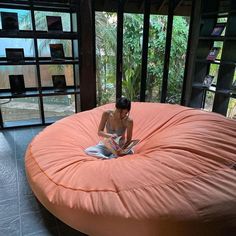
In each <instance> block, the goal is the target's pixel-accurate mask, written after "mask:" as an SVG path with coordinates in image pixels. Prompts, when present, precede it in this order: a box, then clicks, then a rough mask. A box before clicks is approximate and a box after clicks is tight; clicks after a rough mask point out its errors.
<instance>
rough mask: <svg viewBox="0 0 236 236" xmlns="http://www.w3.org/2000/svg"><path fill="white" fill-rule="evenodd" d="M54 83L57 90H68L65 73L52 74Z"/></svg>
mask: <svg viewBox="0 0 236 236" xmlns="http://www.w3.org/2000/svg"><path fill="white" fill-rule="evenodd" d="M52 83H53V88H54V89H55V92H64V91H65V90H66V79H65V75H52Z"/></svg>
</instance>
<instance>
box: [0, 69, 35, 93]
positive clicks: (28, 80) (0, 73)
mask: <svg viewBox="0 0 236 236" xmlns="http://www.w3.org/2000/svg"><path fill="white" fill-rule="evenodd" d="M21 74H22V75H23V76H24V82H25V87H26V88H36V87H37V86H38V83H37V80H36V66H35V65H28V66H21V65H16V66H4V67H3V66H0V78H1V79H0V89H10V82H9V75H21Z"/></svg>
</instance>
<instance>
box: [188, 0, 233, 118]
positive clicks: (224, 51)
mask: <svg viewBox="0 0 236 236" xmlns="http://www.w3.org/2000/svg"><path fill="white" fill-rule="evenodd" d="M221 22H224V23H225V24H226V26H225V30H224V31H223V33H222V34H221V35H219V36H212V35H211V33H212V31H213V29H214V27H215V25H216V23H221ZM235 25H236V7H235V1H233V0H232V1H228V2H227V4H225V1H222V0H216V1H203V0H202V1H201V13H200V22H199V34H198V38H197V47H196V53H195V60H194V69H193V74H192V92H191V96H190V100H189V106H191V107H194V108H203V109H204V108H206V107H205V106H206V96H208V97H209V96H210V97H211V100H212V104H211V105H212V106H211V107H208V108H207V110H210V111H213V112H217V113H220V114H222V115H227V113H228V109H229V101H230V100H231V99H235V92H234V91H232V83H233V81H234V79H235V66H236V27H235ZM214 46H219V47H220V48H221V51H220V53H219V56H218V57H217V58H216V59H215V60H212V61H210V60H206V57H207V55H208V53H209V51H210V50H211V48H212V47H214ZM208 74H212V75H214V76H215V78H214V81H213V84H212V86H211V87H209V88H204V87H203V86H202V83H203V81H204V78H205V76H206V75H208Z"/></svg>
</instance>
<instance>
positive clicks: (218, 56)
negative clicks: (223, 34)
mask: <svg viewBox="0 0 236 236" xmlns="http://www.w3.org/2000/svg"><path fill="white" fill-rule="evenodd" d="M214 47H219V48H220V51H219V53H218V55H217V57H216V60H220V59H221V54H222V49H223V42H220V41H215V42H214Z"/></svg>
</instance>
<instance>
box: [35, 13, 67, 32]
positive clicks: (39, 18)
mask: <svg viewBox="0 0 236 236" xmlns="http://www.w3.org/2000/svg"><path fill="white" fill-rule="evenodd" d="M34 14H35V24H36V30H42V31H47V29H48V27H47V20H46V16H60V17H61V21H62V29H63V31H70V29H71V23H70V13H64V12H49V11H35V12H34Z"/></svg>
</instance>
